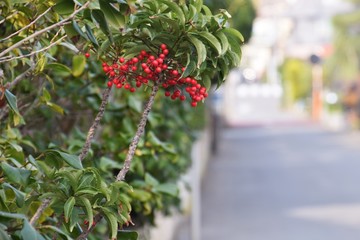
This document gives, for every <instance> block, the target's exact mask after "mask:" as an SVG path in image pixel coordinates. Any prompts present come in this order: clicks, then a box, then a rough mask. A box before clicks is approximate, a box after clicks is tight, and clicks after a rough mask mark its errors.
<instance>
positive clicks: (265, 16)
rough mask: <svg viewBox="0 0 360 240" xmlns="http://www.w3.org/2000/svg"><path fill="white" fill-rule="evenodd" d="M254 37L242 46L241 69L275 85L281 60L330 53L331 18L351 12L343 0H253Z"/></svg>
mask: <svg viewBox="0 0 360 240" xmlns="http://www.w3.org/2000/svg"><path fill="white" fill-rule="evenodd" d="M255 5H256V7H257V18H256V20H255V21H254V26H253V35H252V38H251V40H250V42H249V44H247V45H246V46H244V47H243V52H244V54H243V62H242V66H243V67H246V68H251V69H254V70H255V71H256V73H257V75H258V79H265V80H266V81H267V82H270V83H278V82H279V77H278V66H280V65H281V63H282V61H283V59H284V57H296V58H303V59H308V58H309V56H310V55H312V54H316V55H319V56H324V55H326V54H328V53H329V51H331V42H332V34H333V30H332V25H331V18H332V17H333V16H334V15H335V14H338V13H341V12H346V11H349V10H351V7H352V5H351V4H350V3H349V2H347V1H344V0H256V1H255Z"/></svg>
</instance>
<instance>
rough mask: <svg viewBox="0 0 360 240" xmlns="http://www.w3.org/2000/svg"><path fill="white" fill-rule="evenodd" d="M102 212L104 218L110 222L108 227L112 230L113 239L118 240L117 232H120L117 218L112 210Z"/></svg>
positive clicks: (104, 209)
mask: <svg viewBox="0 0 360 240" xmlns="http://www.w3.org/2000/svg"><path fill="white" fill-rule="evenodd" d="M102 210H103V213H104V217H105V219H106V221H107V222H108V225H109V228H110V232H111V239H116V237H117V231H118V222H117V218H116V216H115V215H114V213H113V212H112V211H111V210H108V209H106V208H102Z"/></svg>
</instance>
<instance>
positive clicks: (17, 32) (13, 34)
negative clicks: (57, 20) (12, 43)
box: [0, 7, 51, 42]
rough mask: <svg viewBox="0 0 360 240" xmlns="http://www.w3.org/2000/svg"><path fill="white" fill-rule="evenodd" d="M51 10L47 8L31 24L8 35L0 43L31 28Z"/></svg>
mask: <svg viewBox="0 0 360 240" xmlns="http://www.w3.org/2000/svg"><path fill="white" fill-rule="evenodd" d="M50 10H51V7H50V8H48V9H47V10H46V11H45V12H43V13H42V14H40V15H39V16H38V17H37V18H36V19H35V20H34V21H32V22H31V23H29V24H28V25H26V26H25V27H23V28H21V29H20V30H18V31H16V32H14V33H12V34H10V35H9V36H7V37H6V38H4V39H1V40H0V42H3V41H6V40H8V39H10V38H12V37H13V36H15V35H17V34H19V33H20V32H22V31H24V30H25V29H28V28H29V27H31V25H33V24H34V23H36V22H37V21H38V20H39V19H40V18H41V17H43V16H44V15H45V14H47V13H48V12H49V11H50Z"/></svg>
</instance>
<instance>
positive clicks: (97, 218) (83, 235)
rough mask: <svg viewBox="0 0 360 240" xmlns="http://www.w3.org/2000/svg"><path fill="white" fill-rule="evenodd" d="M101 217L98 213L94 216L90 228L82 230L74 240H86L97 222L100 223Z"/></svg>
mask: <svg viewBox="0 0 360 240" xmlns="http://www.w3.org/2000/svg"><path fill="white" fill-rule="evenodd" d="M102 218H103V217H102V215H101V213H98V214H96V215H95V217H94V223H93V225H92V226H91V227H90V228H87V229H86V230H84V232H82V233H81V234H80V235H79V236H78V237H77V238H76V240H85V239H87V236H88V235H89V234H90V233H91V232H92V230H93V229H94V228H95V226H96V224H97V223H98V222H100V220H101V219H102Z"/></svg>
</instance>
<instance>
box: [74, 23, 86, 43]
mask: <svg viewBox="0 0 360 240" xmlns="http://www.w3.org/2000/svg"><path fill="white" fill-rule="evenodd" d="M72 25H73V27H74V29H75V31H76V32H77V33H78V34H79V35H80V36H82V37H83V38H85V39H87V38H86V35H85V33H84V32H83V31H82V30H81V28H80V26H79V25H78V23H77V22H76V21H75V20H73V21H72Z"/></svg>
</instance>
